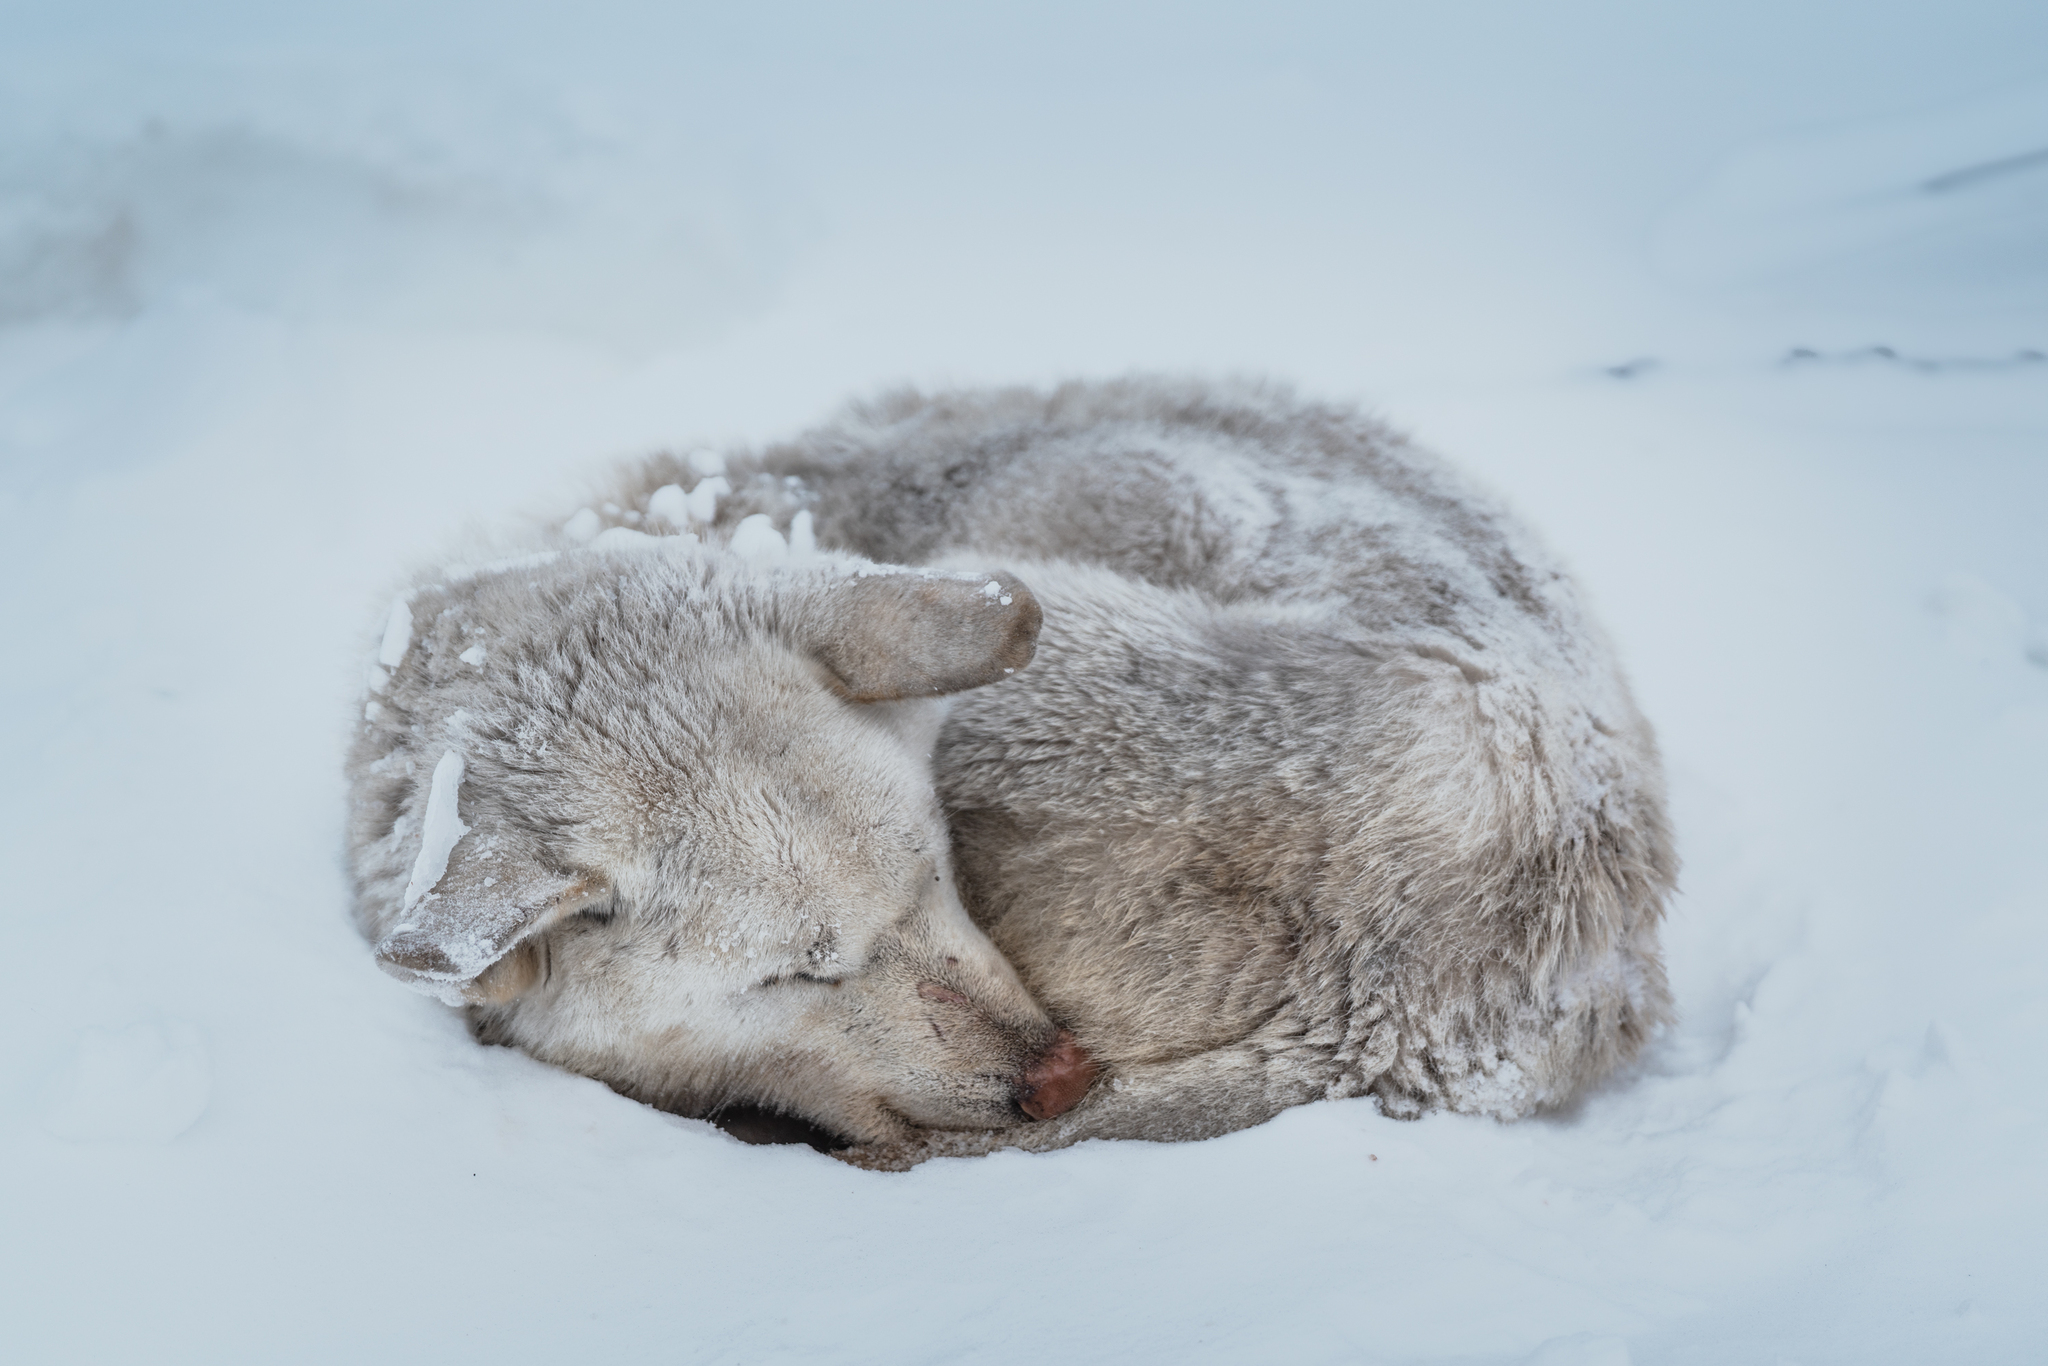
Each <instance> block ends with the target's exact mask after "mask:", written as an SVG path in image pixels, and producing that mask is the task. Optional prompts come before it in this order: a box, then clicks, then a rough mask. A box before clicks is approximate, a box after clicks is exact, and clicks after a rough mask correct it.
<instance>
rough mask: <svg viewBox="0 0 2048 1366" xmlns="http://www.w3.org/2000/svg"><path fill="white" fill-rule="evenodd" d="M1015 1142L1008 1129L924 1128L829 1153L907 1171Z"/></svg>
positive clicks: (853, 1162) (872, 1167)
mask: <svg viewBox="0 0 2048 1366" xmlns="http://www.w3.org/2000/svg"><path fill="white" fill-rule="evenodd" d="M1015 1146H1017V1135H1016V1134H1015V1133H1014V1132H1013V1131H1011V1130H1008V1129H964V1130H962V1129H927V1130H925V1131H923V1132H922V1133H919V1134H918V1135H917V1136H916V1137H915V1138H906V1139H903V1140H900V1141H897V1142H887V1143H861V1144H856V1145H855V1146H853V1147H851V1148H840V1149H838V1150H836V1151H835V1152H834V1153H833V1154H832V1156H834V1157H836V1158H838V1159H839V1160H840V1161H841V1162H844V1163H846V1164H848V1165H849V1166H854V1167H862V1168H865V1169H866V1170H868V1171H871V1172H907V1171H909V1170H910V1169H911V1168H912V1167H915V1166H916V1165H917V1164H918V1163H920V1162H927V1161H930V1160H931V1159H932V1158H934V1157H982V1156H985V1155H987V1154H989V1153H992V1152H994V1151H996V1150H997V1149H998V1148H1010V1147H1015Z"/></svg>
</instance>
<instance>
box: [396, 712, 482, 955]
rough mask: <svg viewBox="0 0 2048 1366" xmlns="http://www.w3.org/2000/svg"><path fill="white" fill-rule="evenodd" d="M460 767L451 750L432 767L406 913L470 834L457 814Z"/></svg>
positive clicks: (458, 756)
mask: <svg viewBox="0 0 2048 1366" xmlns="http://www.w3.org/2000/svg"><path fill="white" fill-rule="evenodd" d="M462 767H463V764H462V754H461V752H460V751H458V750H454V749H451V750H449V751H448V752H447V753H446V754H443V755H442V756H441V761H440V762H439V763H437V764H435V765H434V779H433V785H432V786H431V787H430V788H428V790H427V814H426V816H425V818H424V819H423V820H422V821H421V822H420V854H419V857H418V858H417V859H415V860H414V861H413V865H412V877H411V879H410V880H408V881H407V882H406V884H405V897H404V900H403V903H402V905H403V908H404V909H405V910H407V911H410V910H411V909H412V908H413V907H414V906H416V905H418V904H419V902H420V899H421V898H422V897H424V896H426V895H427V894H428V893H429V892H431V891H433V890H434V884H436V883H438V882H439V881H440V880H441V878H442V875H443V874H445V873H446V872H447V871H448V856H449V855H450V854H452V853H454V852H455V846H456V844H457V843H458V842H460V841H461V839H462V837H463V836H464V835H467V834H468V833H469V827H468V826H466V825H464V824H463V823H462V817H461V815H460V814H459V813H458V803H459V800H460V797H461V794H462ZM400 928H403V927H402V926H401V927H400Z"/></svg>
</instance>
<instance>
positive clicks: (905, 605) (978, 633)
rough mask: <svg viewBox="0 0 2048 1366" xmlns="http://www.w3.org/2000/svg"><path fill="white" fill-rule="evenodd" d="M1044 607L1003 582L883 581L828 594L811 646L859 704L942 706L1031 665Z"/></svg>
mask: <svg viewBox="0 0 2048 1366" xmlns="http://www.w3.org/2000/svg"><path fill="white" fill-rule="evenodd" d="M1041 620H1042V614H1041V613H1040V611H1039V607H1038V600H1037V599H1036V598H1034V597H1032V595H1031V590H1030V589H1028V588H1026V587H1025V586H1024V585H1023V584H1022V583H1020V582H1019V581H1018V580H1017V579H1015V578H1014V577H1012V576H1010V575H1008V574H1004V573H1000V572H997V573H992V574H977V575H960V574H941V573H920V572H916V571H911V572H902V573H884V574H873V575H863V576H861V577H856V578H848V579H845V580H843V581H841V582H840V583H838V584H836V585H835V586H833V587H832V588H830V589H828V590H826V592H825V593H824V595H823V596H822V597H821V598H820V599H819V600H818V604H817V609H816V613H815V616H814V618H813V620H812V621H811V622H809V623H808V625H809V627H810V634H811V635H812V639H811V640H810V642H809V644H810V646H811V649H812V652H813V654H814V655H815V656H816V658H817V660H818V662H819V663H821V664H823V665H824V666H825V668H826V669H828V670H829V671H830V672H831V674H832V677H833V679H834V680H835V681H836V682H837V684H838V687H839V689H840V691H842V692H843V693H844V695H845V696H846V697H847V698H848V699H850V700H852V701H855V702H887V701H894V700H896V699H899V698H906V697H936V696H939V695H941V694H944V693H953V692H960V691H962V690H964V689H967V688H979V687H981V686H983V685H984V684H988V683H996V682H1000V681H1001V680H1003V679H1004V678H1007V677H1009V676H1010V675H1011V674H1013V673H1015V672H1016V671H1017V670H1019V669H1021V668H1023V667H1024V666H1025V665H1026V664H1029V663H1030V662H1031V656H1032V653H1033V652H1034V651H1035V650H1036V649H1037V646H1038V628H1039V624H1040V622H1041Z"/></svg>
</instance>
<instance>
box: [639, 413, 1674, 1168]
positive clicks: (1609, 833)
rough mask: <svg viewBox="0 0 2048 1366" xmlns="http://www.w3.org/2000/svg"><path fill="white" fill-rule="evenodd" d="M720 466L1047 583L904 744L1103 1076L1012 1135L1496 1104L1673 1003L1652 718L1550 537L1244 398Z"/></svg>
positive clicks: (1518, 1105) (1009, 939)
mask: <svg viewBox="0 0 2048 1366" xmlns="http://www.w3.org/2000/svg"><path fill="white" fill-rule="evenodd" d="M730 476H731V482H732V484H733V485H734V486H735V487H734V491H733V493H732V496H731V497H730V498H729V499H728V500H727V503H726V505H725V507H724V508H723V509H722V510H721V512H720V514H719V521H720V522H721V523H724V524H727V525H731V524H733V523H735V522H737V521H738V520H739V519H741V518H744V517H746V516H749V515H751V514H755V513H765V514H767V515H768V517H769V518H771V519H773V520H775V521H778V522H783V523H787V522H788V520H789V519H790V518H791V516H792V515H793V514H794V513H796V512H797V511H798V510H799V509H802V510H805V511H807V512H809V514H810V515H811V518H812V519H813V522H814V525H815V528H816V534H817V537H818V539H819V541H820V543H822V544H825V545H828V546H835V547H838V548H843V549H847V550H852V551H855V552H858V553H860V554H863V555H866V556H869V557H871V558H873V559H876V560H880V561H893V562H898V563H911V564H930V563H945V562H947V561H948V560H949V559H951V558H953V557H958V556H965V555H972V556H973V557H974V558H975V559H976V560H978V561H980V562H984V563H991V562H1001V563H1003V564H1006V565H1007V566H1009V567H1011V568H1013V569H1015V570H1016V571H1017V572H1018V573H1019V574H1020V575H1021V576H1022V577H1023V578H1024V580H1025V581H1026V582H1028V583H1029V584H1031V586H1032V587H1033V589H1034V591H1035V592H1036V593H1037V595H1038V597H1039V599H1040V601H1041V603H1042V604H1043V607H1044V611H1045V625H1044V631H1043V634H1042V636H1041V639H1040V645H1039V654H1038V658H1037V661H1036V662H1035V663H1034V665H1033V666H1032V667H1031V668H1030V669H1029V670H1027V671H1025V672H1024V673H1022V674H1020V675H1019V676H1018V677H1017V679H1016V680H1015V681H1014V682H1012V683H1010V684H1006V685H1005V686H1004V687H1002V688H999V689H993V690H989V691H987V692H983V693H974V694H967V695H964V696H963V697H962V698H961V699H960V700H959V701H958V702H957V703H956V704H955V706H954V710H953V712H952V714H951V717H950V719H949V720H948V722H947V724H946V727H945V729H944V730H943V732H942V733H941V737H940V741H939V746H938V750H937V754H936V759H937V766H938V778H939V787H940V791H941V794H942V796H943V797H944V799H945V801H946V803H947V807H948V810H949V814H950V817H951V820H952V822H953V827H954V833H955V848H956V858H957V862H958V868H959V872H960V878H961V882H962V886H963V890H964V891H965V893H966V896H967V900H968V904H969V907H970V909H971V910H972V912H973V913H974V915H975V916H976V918H977V919H978V920H979V921H980V923H982V924H983V925H984V926H985V927H986V928H987V929H988V930H989V932H990V934H991V936H992V937H993V938H994V939H995V940H996V942H997V944H998V945H999V947H1001V948H1002V949H1003V951H1004V952H1005V953H1006V954H1007V955H1008V956H1009V957H1010V959H1011V961H1012V962H1014V963H1015V965H1016V966H1017V968H1018V970H1019V971H1020V973H1021V974H1022V976H1023V977H1024V979H1025V981H1026V983H1027V985H1029V986H1030V988H1031V989H1032V991H1033V993H1034V994H1035V995H1036V996H1037V997H1038V998H1039V999H1040V1000H1041V1001H1042V1002H1043V1003H1044V1004H1045V1005H1046V1006H1047V1007H1048V1009H1049V1010H1050V1011H1051V1012H1052V1013H1053V1015H1054V1016H1055V1017H1056V1018H1058V1019H1060V1020H1061V1021H1062V1022H1063V1023H1065V1024H1067V1025H1069V1026H1070V1027H1072V1028H1073V1029H1074V1030H1075V1031H1076V1033H1077V1034H1079V1035H1080V1037H1081V1038H1082V1040H1083V1041H1084V1042H1085V1043H1086V1044H1087V1045H1088V1046H1089V1047H1090V1048H1091V1049H1092V1050H1093V1051H1094V1053H1095V1055H1096V1056H1097V1057H1098V1058H1099V1059H1100V1060H1101V1061H1102V1062H1104V1063H1105V1064H1106V1065H1107V1066H1108V1068H1109V1069H1110V1072H1111V1074H1112V1075H1113V1076H1115V1077H1117V1079H1118V1081H1119V1083H1120V1085H1119V1087H1118V1088H1117V1089H1114V1090H1102V1089H1100V1088H1099V1093H1098V1094H1097V1095H1095V1096H1092V1097H1091V1098H1090V1099H1089V1100H1088V1101H1087V1102H1085V1103H1084V1104H1083V1105H1081V1106H1080V1107H1078V1108H1077V1109H1076V1110H1075V1111H1074V1112H1072V1113H1071V1114H1069V1115H1068V1116H1066V1117H1065V1118H1064V1119H1062V1120H1060V1121H1059V1122H1058V1123H1057V1124H1056V1125H1049V1126H1037V1127H1036V1128H1034V1129H1033V1130H1032V1131H1031V1132H1030V1134H1029V1135H1028V1136H1027V1138H1028V1141H1030V1142H1032V1143H1033V1145H1034V1146H1039V1145H1044V1144H1047V1143H1052V1142H1058V1141H1071V1140H1072V1139H1074V1138H1077V1137H1085V1136H1088V1135H1090V1134H1103V1135H1112V1134H1130V1135H1141V1136H1151V1137H1176V1136H1195V1135H1197V1134H1200V1133H1208V1132H1218V1131H1221V1130H1225V1129H1229V1128H1234V1127H1238V1126H1240V1125H1242V1124H1245V1123H1251V1122H1256V1121H1257V1120H1259V1119H1262V1118H1264V1117H1266V1116H1267V1115H1270V1114H1271V1113H1273V1112H1275V1111H1276V1110H1277V1109H1279V1108H1281V1107H1283V1106H1285V1105H1288V1104H1294V1103H1298V1102H1299V1101H1302V1100H1307V1099H1313V1098H1316V1097H1319V1096H1325V1095H1330V1096H1338V1095H1353V1094H1360V1093H1364V1092H1371V1093H1373V1094H1376V1095H1377V1096H1378V1097H1379V1098H1380V1101H1381V1104H1382V1105H1383V1107H1384V1108H1386V1109H1388V1110H1389V1111H1390V1112H1392V1113H1397V1114H1412V1113H1417V1112H1419V1110H1420V1109H1421V1108H1423V1107H1425V1106H1429V1105H1442V1106H1447V1107H1450V1108H1455V1109H1462V1110H1469V1111H1477V1112H1482V1113H1490V1114H1496V1115H1500V1116H1503V1117H1508V1116H1514V1115H1520V1114H1525V1113H1528V1112H1529V1111H1531V1110H1533V1109H1536V1108H1539V1107H1541V1106H1544V1105H1550V1104H1556V1103H1560V1102H1562V1101H1563V1100H1565V1099H1567V1098H1568V1097H1570V1096H1571V1095H1572V1094H1574V1093H1575V1092H1576V1091H1578V1090H1579V1089H1580V1088H1582V1087H1583V1086H1584V1085H1585V1084H1587V1083H1588V1082H1590V1081H1591V1080H1593V1079H1596V1078H1597V1077H1599V1076H1601V1075H1603V1074H1605V1073H1606V1072H1607V1071H1609V1070H1611V1069H1612V1068H1613V1067H1614V1066H1616V1065H1617V1064H1618V1063H1620V1062H1622V1061H1624V1060H1626V1059H1627V1058H1628V1057H1630V1056H1631V1055H1633V1054H1634V1053H1635V1052H1636V1051H1637V1050H1638V1049H1639V1048H1640V1047H1641V1045H1642V1043H1643V1041H1644V1039H1645V1037H1646V1036H1647V1034H1648V1032H1649V1031H1650V1030H1651V1029H1652V1027H1653V1026H1655V1025H1656V1024H1657V1023H1658V1022H1659V1021H1661V1020H1663V1019H1664V1018H1665V1017H1666V1016H1667V1015H1668V1013H1669V996H1668V991H1667V989H1666V987H1665V984H1664V977H1663V971H1662V967H1661V963H1660V961H1659V956H1658V950H1657V943H1656V928H1657V923H1658V920H1659V918H1660V915H1661V912H1662V907H1663V902H1664V899H1665V897H1666V896H1667V894H1668V892H1669V890H1670V887H1671V885H1672V880H1673V877H1674V874H1675V867H1676V863H1675V857H1674V855H1673V852H1672V849H1671V843H1670V838H1669V833H1668V830H1667V826H1666V821H1665V816H1664V808H1663V797H1662V783H1661V777H1660V773H1659V766H1658V760H1657V755H1656V750H1655V745H1654V742H1653V740H1652V738H1651V735H1650V731H1649V728H1648V726H1647V724H1646V723H1645V722H1644V721H1643V719H1642V718H1641V716H1640V715H1639V714H1638V712H1637V711H1636V709H1635V706H1634V704H1633V702H1632V701H1631V700H1630V698H1629V696H1628V693H1627V689H1626V687H1625V686H1624V684H1623V683H1622V681H1621V679H1620V676H1619V674H1618V672H1617V670H1616V668H1615V665H1614V663H1613V661H1612V659H1611V657H1610V654H1609V652H1608V650H1607V647H1606V645H1605V643H1604V641H1603V640H1602V638H1601V637H1600V635H1599V633H1598V631H1597V629H1596V628H1595V627H1594V626H1593V625H1592V624H1591V622H1590V621H1589V620H1588V618H1587V617H1586V615H1585V613H1584V611H1583V609H1582V607H1581V606H1580V604H1579V602H1578V598H1577V594H1576V591H1575V589H1574V587H1573V585H1572V584H1571V582H1570V580H1569V579H1568V578H1567V577H1566V576H1565V575H1564V573H1563V571H1562V570H1561V569H1560V568H1559V567H1558V566H1557V564H1556V562H1555V561H1554V560H1553V559H1552V558H1551V557H1550V556H1549V555H1548V554H1547V553H1546V552H1544V551H1543V550H1542V548H1541V547H1540V546H1538V545H1537V544H1536V543H1535V541H1534V540H1533V538H1532V537H1531V536H1530V535H1529V534H1528V533H1527V532H1526V531H1525V530H1523V529H1522V528H1521V527H1519V525H1518V524H1516V523H1515V522H1514V521H1513V519H1511V518H1510V517H1508V516H1507V515H1505V514H1504V513H1503V512H1502V511H1501V510H1499V509H1498V508H1496V507H1494V506H1493V505H1491V504H1490V503H1489V502H1487V501H1486V500H1485V499H1484V498H1482V497H1480V496H1478V495H1477V494H1475V493H1474V492H1473V491H1471V490H1470V489H1468V488H1465V487H1464V486H1463V485H1462V484H1461V483H1460V482H1459V481H1458V480H1457V479H1456V478H1455V477H1454V476H1453V475H1452V474H1451V473H1450V472H1448V471H1447V470H1446V469H1445V468H1444V467H1443V466H1441V465H1440V464H1439V463H1438V462H1436V461H1435V460H1434V459H1432V458H1430V457H1428V456H1426V455H1424V454H1422V453H1420V452H1418V451H1415V450H1414V449H1412V448H1410V447H1409V446H1407V445H1406V444H1405V443H1404V442H1403V441H1402V440H1401V439H1400V438H1398V437H1397V436H1395V435H1393V434H1391V433H1390V432H1388V431H1387V430H1386V429H1385V428H1383V427H1381V426H1379V425H1377V424H1375V423H1372V422H1370V421H1368V420H1365V419H1362V418H1360V417H1358V416H1356V415H1354V414H1351V413H1348V412H1344V411H1341V410H1334V409H1330V408H1325V407H1319V406H1315V405H1309V404H1303V403H1300V402H1297V401H1295V400H1294V399H1292V398H1291V397H1290V396H1288V395H1287V394H1285V393H1283V392H1279V391H1274V390H1268V389H1262V388H1256V387H1237V388H1214V387H1205V386H1201V385H1196V384H1165V383H1155V382H1126V383H1120V384H1109V385H1098V386H1083V385H1072V386H1067V387H1064V388H1061V389H1058V390H1055V391H1053V392H1051V393H1049V394H1047V393H1035V392H1030V391H1003V392H997V393H982V394H966V395H939V396H935V397H923V396H919V395H915V394H902V395H897V396H892V397H889V398H885V399H884V400H882V401H880V402H878V403H875V404H872V405H868V406H864V407H859V408H856V409H854V410H852V411H851V412H850V413H849V414H848V415H847V416H846V417H845V418H844V419H842V420H841V421H840V422H838V423H836V424H834V425H832V426H828V427H826V428H823V429H821V430H819V431H816V432H813V433H811V434H809V435H807V436H805V437H803V438H802V439H800V440H798V441H796V442H793V443H790V444H787V445H782V446H776V447H771V448H769V449H768V450H766V451H764V452H762V453H761V455H760V456H759V457H757V458H741V459H739V460H738V461H736V462H735V464H734V466H733V468H732V469H731V471H730ZM687 478H688V476H687V475H685V474H683V473H681V471H680V466H678V465H676V464H675V463H674V462H663V461H656V462H653V463H651V464H650V465H649V466H648V467H647V468H646V469H645V470H644V471H643V472H642V473H641V474H640V476H639V477H638V479H637V480H636V482H635V483H634V484H633V485H632V486H629V487H628V488H627V489H626V490H625V492H624V499H625V501H626V502H627V504H628V505H629V506H630V505H636V504H637V505H640V506H644V505H645V504H646V501H647V499H648V497H649V496H650V495H651V494H652V493H653V491H654V490H655V489H656V488H657V487H659V486H660V485H662V484H666V483H669V482H674V481H676V480H684V481H687ZM1015 1137H1016V1136H1015V1135H1012V1136H1011V1138H1013V1139H1014V1138H1015Z"/></svg>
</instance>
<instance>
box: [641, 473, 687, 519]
mask: <svg viewBox="0 0 2048 1366" xmlns="http://www.w3.org/2000/svg"><path fill="white" fill-rule="evenodd" d="M647 511H648V512H649V513H651V514H652V515H654V516H656V517H659V518H661V519H662V520H663V521H665V522H667V523H668V524H669V525H670V526H672V527H676V528H678V529H682V528H685V527H688V526H689V525H690V500H689V496H688V495H687V494H685V493H684V492H683V486H682V485H681V484H663V485H662V486H661V487H660V488H658V489H656V490H655V491H654V492H653V493H651V494H649V495H648V498H647Z"/></svg>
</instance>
